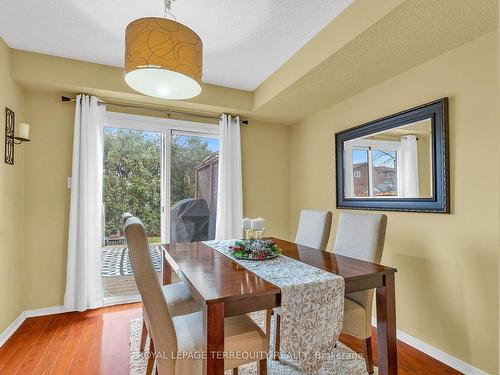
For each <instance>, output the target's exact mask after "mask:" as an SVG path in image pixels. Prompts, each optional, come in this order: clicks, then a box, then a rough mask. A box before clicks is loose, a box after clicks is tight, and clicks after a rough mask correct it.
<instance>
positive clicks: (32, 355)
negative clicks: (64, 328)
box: [17, 315, 62, 375]
mask: <svg viewBox="0 0 500 375" xmlns="http://www.w3.org/2000/svg"><path fill="white" fill-rule="evenodd" d="M61 321H62V317H60V316H57V315H56V316H54V318H53V319H52V320H51V321H50V323H49V324H48V325H47V328H46V329H45V331H43V333H42V334H41V336H40V338H39V339H38V341H37V342H36V343H35V344H34V345H33V347H32V348H31V350H30V351H29V352H28V354H27V355H26V358H25V359H24V361H23V363H22V364H21V366H19V369H18V370H17V374H20V375H30V374H36V372H34V370H35V368H36V367H37V365H38V363H39V362H40V361H41V359H42V358H43V356H44V354H45V352H46V351H47V349H48V348H49V346H50V344H51V342H52V339H53V338H54V335H55V333H56V332H57V329H58V328H59V325H60V323H61Z"/></svg>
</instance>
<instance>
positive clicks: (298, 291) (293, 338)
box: [204, 240, 344, 374]
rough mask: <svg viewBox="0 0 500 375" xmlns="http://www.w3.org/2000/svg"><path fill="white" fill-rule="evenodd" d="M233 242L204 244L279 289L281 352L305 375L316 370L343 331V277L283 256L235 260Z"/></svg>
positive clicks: (208, 242) (209, 242) (207, 242)
mask: <svg viewBox="0 0 500 375" xmlns="http://www.w3.org/2000/svg"><path fill="white" fill-rule="evenodd" d="M235 241H236V240H224V241H206V242H204V243H205V244H206V245H208V246H210V247H211V248H213V249H215V250H217V251H219V252H221V253H222V254H224V255H226V256H227V257H229V258H231V259H232V260H234V261H235V262H236V263H238V264H240V265H242V266H243V267H244V268H246V269H248V270H249V271H252V272H253V273H255V274H256V275H258V276H259V277H262V278H263V279H265V280H266V281H268V282H270V283H272V284H274V285H276V286H278V287H279V288H280V289H281V310H282V313H281V320H282V324H281V349H282V353H285V355H286V357H287V359H289V360H290V361H292V362H295V363H296V364H297V365H298V366H299V367H301V368H302V369H303V370H304V371H305V372H306V373H307V374H315V373H317V372H318V370H319V369H320V368H321V364H322V363H323V362H324V361H326V360H327V359H328V358H327V357H326V355H328V353H330V352H331V349H332V348H333V347H334V345H335V343H336V342H337V339H338V337H339V335H340V332H341V330H342V321H343V315H344V278H343V277H341V276H338V275H335V274H333V273H330V272H326V271H323V270H320V269H319V268H316V267H313V266H310V265H308V264H305V263H302V262H300V261H297V260H295V259H292V258H289V257H287V256H284V255H280V256H278V257H277V258H274V259H270V260H266V261H255V260H242V259H237V258H235V257H233V256H232V255H231V253H230V250H229V246H232V245H234V243H235Z"/></svg>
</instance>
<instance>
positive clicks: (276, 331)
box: [273, 314, 281, 361]
mask: <svg viewBox="0 0 500 375" xmlns="http://www.w3.org/2000/svg"><path fill="white" fill-rule="evenodd" d="M275 315H276V317H275V318H276V319H275V328H274V353H273V360H274V361H278V360H279V359H280V345H281V343H280V335H281V316H280V314H275Z"/></svg>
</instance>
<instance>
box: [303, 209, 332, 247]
mask: <svg viewBox="0 0 500 375" xmlns="http://www.w3.org/2000/svg"><path fill="white" fill-rule="evenodd" d="M331 227H332V213H331V212H330V211H314V210H302V211H301V212H300V219H299V227H298V228H297V234H296V236H295V243H297V244H299V245H303V246H308V247H312V248H313V249H318V250H325V249H326V244H327V243H328V238H330V229H331Z"/></svg>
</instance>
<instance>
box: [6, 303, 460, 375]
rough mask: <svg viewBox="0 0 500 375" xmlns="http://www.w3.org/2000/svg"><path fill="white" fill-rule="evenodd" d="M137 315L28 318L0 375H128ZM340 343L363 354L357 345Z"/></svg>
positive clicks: (437, 366)
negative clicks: (131, 334) (132, 325)
mask: <svg viewBox="0 0 500 375" xmlns="http://www.w3.org/2000/svg"><path fill="white" fill-rule="evenodd" d="M139 316H141V304H140V303H134V304H128V305H120V306H113V307H106V308H102V309H97V310H91V311H87V312H84V313H65V314H58V315H49V316H43V317H38V318H29V319H26V321H25V322H24V323H23V324H22V325H21V327H20V328H19V329H18V330H17V332H16V333H15V334H14V335H13V336H12V337H11V338H10V339H9V341H7V343H5V345H4V346H3V347H2V348H0V374H2V375H10V374H22V375H28V374H36V375H41V374H71V375H74V374H86V375H91V374H104V375H126V374H128V356H129V349H128V339H129V321H130V320H131V319H134V318H137V317H139ZM341 341H342V342H343V343H345V344H346V345H348V346H350V347H351V348H353V349H354V350H356V351H358V352H360V353H361V352H362V344H361V341H360V340H356V339H354V338H351V337H347V336H345V337H344V336H343V337H341ZM373 344H374V345H373V349H374V356H375V363H376V353H377V347H376V344H375V341H374V342H373ZM398 356H399V357H398V359H399V374H401V375H406V374H408V375H410V374H411V375H413V374H460V373H459V372H457V371H455V370H453V369H452V368H450V367H448V366H446V365H444V364H442V363H440V362H438V361H436V360H435V359H433V358H431V357H429V356H427V355H425V354H423V353H421V352H419V351H418V350H416V349H414V348H412V347H410V346H408V345H406V344H404V343H402V342H398Z"/></svg>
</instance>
